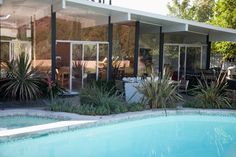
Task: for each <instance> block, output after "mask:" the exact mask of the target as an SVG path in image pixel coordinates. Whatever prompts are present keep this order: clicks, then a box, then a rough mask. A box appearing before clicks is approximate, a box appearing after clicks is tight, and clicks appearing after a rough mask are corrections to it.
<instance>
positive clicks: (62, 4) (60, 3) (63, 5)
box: [53, 0, 66, 12]
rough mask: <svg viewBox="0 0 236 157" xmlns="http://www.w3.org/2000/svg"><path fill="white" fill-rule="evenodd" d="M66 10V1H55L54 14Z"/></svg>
mask: <svg viewBox="0 0 236 157" xmlns="http://www.w3.org/2000/svg"><path fill="white" fill-rule="evenodd" d="M65 8H66V0H53V12H57V11H60V10H62V9H65Z"/></svg>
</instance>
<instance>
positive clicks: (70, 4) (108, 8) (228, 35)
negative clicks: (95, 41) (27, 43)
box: [0, 0, 236, 42]
mask: <svg viewBox="0 0 236 157" xmlns="http://www.w3.org/2000/svg"><path fill="white" fill-rule="evenodd" d="M0 2H1V0H0ZM51 4H53V11H54V12H62V13H63V12H65V13H69V15H70V14H73V15H75V16H80V17H88V18H92V19H96V20H97V21H100V22H99V24H107V23H108V17H109V16H110V17H111V22H112V23H118V22H125V21H140V22H143V23H148V24H152V25H157V26H162V31H163V32H164V33H172V32H192V33H197V34H202V35H209V40H210V41H234V42H236V30H235V29H227V28H222V27H216V26H212V25H209V24H206V23H199V22H194V21H189V20H183V19H178V18H175V17H170V16H164V15H159V14H153V13H147V12H143V11H138V10H133V9H127V8H121V7H117V6H112V5H107V4H100V3H95V2H91V1H88V0H40V1H39V0H7V1H6V0H5V1H4V0H3V5H2V6H1V8H0V9H1V13H2V14H4V15H6V14H7V13H8V12H10V14H14V16H11V17H10V18H9V20H7V21H4V22H5V23H6V24H7V23H9V25H10V24H11V23H15V22H18V21H19V23H22V24H23V23H26V21H27V22H29V21H30V18H31V17H32V16H33V15H35V14H37V16H36V17H37V18H40V17H44V16H47V15H50V7H51ZM13 17H15V18H18V19H17V20H16V19H13ZM100 19H101V20H100ZM21 21H22V22H21ZM19 25H20V24H19Z"/></svg>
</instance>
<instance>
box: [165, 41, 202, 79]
mask: <svg viewBox="0 0 236 157" xmlns="http://www.w3.org/2000/svg"><path fill="white" fill-rule="evenodd" d="M166 67H169V68H170V69H171V70H172V72H173V76H172V79H174V80H180V79H186V75H195V74H196V73H198V72H199V70H201V69H205V68H206V46H205V45H193V44H165V47H164V68H166Z"/></svg>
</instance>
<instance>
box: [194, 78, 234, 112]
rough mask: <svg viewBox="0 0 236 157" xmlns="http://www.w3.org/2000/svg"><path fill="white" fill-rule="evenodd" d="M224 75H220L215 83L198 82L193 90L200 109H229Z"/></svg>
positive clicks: (204, 80)
mask: <svg viewBox="0 0 236 157" xmlns="http://www.w3.org/2000/svg"><path fill="white" fill-rule="evenodd" d="M225 78H226V75H225V74H224V75H223V74H220V75H219V76H218V78H217V80H216V81H211V82H208V81H207V80H206V79H205V78H204V79H203V80H198V85H196V86H195V88H194V89H193V93H194V94H195V97H196V100H197V102H198V105H199V107H201V108H231V105H230V100H229V98H228V92H227V90H226V88H227V81H226V80H225Z"/></svg>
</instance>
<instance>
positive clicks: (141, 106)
mask: <svg viewBox="0 0 236 157" xmlns="http://www.w3.org/2000/svg"><path fill="white" fill-rule="evenodd" d="M145 109H147V107H146V105H145V104H143V103H131V104H129V105H128V111H130V112H136V111H143V110H145Z"/></svg>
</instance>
